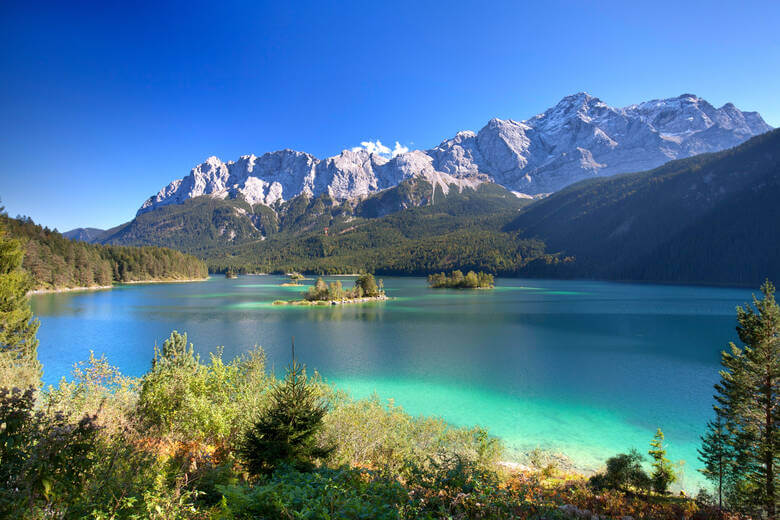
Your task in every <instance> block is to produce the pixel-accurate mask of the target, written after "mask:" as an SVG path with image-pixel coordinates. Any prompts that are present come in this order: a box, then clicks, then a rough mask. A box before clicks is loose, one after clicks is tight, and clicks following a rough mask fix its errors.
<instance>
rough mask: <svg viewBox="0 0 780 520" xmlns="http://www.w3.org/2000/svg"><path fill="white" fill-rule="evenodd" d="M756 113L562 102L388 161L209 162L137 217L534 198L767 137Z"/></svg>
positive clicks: (269, 156)
mask: <svg viewBox="0 0 780 520" xmlns="http://www.w3.org/2000/svg"><path fill="white" fill-rule="evenodd" d="M770 129H771V127H770V126H769V125H767V124H766V123H765V122H764V120H763V119H762V118H761V116H760V115H759V114H757V113H756V112H742V111H740V110H739V109H737V108H736V107H735V106H734V105H733V104H731V103H728V104H726V105H723V106H722V107H720V108H715V107H713V106H712V105H711V104H709V103H708V102H707V101H705V100H704V99H701V98H699V97H697V96H695V95H692V94H683V95H681V96H679V97H676V98H669V99H662V100H653V101H647V102H644V103H640V104H637V105H631V106H628V107H624V108H615V107H611V106H609V105H607V104H606V103H604V102H603V101H601V100H600V99H598V98H596V97H593V96H590V95H588V94H586V93H579V94H575V95H572V96H567V97H565V98H563V99H562V100H561V101H560V102H559V103H558V104H556V105H555V106H554V107H552V108H549V109H548V110H546V111H544V112H543V113H541V114H538V115H536V116H534V117H532V118H530V119H526V120H523V121H514V120H511V119H507V120H502V119H491V120H490V121H489V122H488V123H487V124H486V125H485V126H484V127H483V128H482V129H481V130H479V132H477V133H474V132H472V131H463V132H459V133H458V134H456V135H455V137H453V138H452V139H448V140H446V141H443V142H442V143H441V144H439V145H438V146H436V147H435V148H432V149H430V150H426V151H422V150H414V151H411V152H407V153H401V154H398V155H396V156H395V157H391V158H388V157H386V156H383V155H380V154H378V153H372V152H369V151H368V150H365V149H353V150H344V151H343V152H341V153H340V154H339V155H336V156H334V157H329V158H327V159H323V160H320V159H318V158H316V157H314V156H313V155H311V154H308V153H306V152H300V151H294V150H280V151H276V152H271V153H266V154H264V155H261V156H259V157H258V156H255V155H244V156H242V157H240V158H239V159H238V160H236V161H228V162H223V161H221V160H220V159H218V158H217V157H209V158H208V159H206V161H205V162H203V163H202V164H199V165H197V166H196V167H195V168H193V169H192V171H191V172H190V174H189V175H187V176H186V177H184V178H181V179H177V180H175V181H173V182H171V183H170V184H168V185H167V186H165V187H164V188H163V189H161V190H160V191H159V192H158V193H157V194H156V195H154V196H152V197H150V198H149V199H148V200H146V201H145V202H144V203H143V205H142V206H141V208H140V209H139V210H138V213H139V214H142V213H145V212H147V211H151V210H153V209H155V208H159V207H161V206H165V205H168V204H181V203H182V202H184V201H185V200H187V199H191V198H194V197H198V196H202V195H210V196H212V197H219V198H235V197H239V196H240V197H242V198H244V199H245V200H246V201H247V202H248V203H250V204H257V203H261V204H264V205H266V206H273V205H274V204H276V203H278V202H283V201H287V200H290V199H292V198H294V197H296V196H298V195H302V194H305V195H308V196H315V197H316V196H318V195H321V194H327V195H329V196H330V197H331V198H333V199H334V200H337V201H342V200H348V199H355V198H359V197H366V196H368V195H370V194H372V193H376V192H378V191H381V190H384V189H387V188H392V187H393V186H396V185H398V184H399V183H400V182H402V181H404V180H407V179H411V178H417V179H424V180H425V181H427V182H428V183H430V184H432V185H434V186H440V187H441V188H442V191H443V192H444V193H445V194H446V193H448V191H449V189H450V187H451V186H453V187H456V188H458V189H462V188H463V187H470V188H473V187H474V186H476V185H478V184H481V183H483V182H494V183H496V184H499V185H501V186H503V187H505V188H507V189H508V190H511V191H516V192H518V194H524V195H528V196H533V195H539V194H545V193H551V192H554V191H557V190H559V189H561V188H563V187H565V186H568V185H569V184H572V183H574V182H577V181H579V180H582V179H586V178H592V177H601V176H607V175H614V174H617V173H626V172H631V171H641V170H647V169H650V168H655V167H656V166H660V165H661V164H663V163H665V162H667V161H669V160H672V159H680V158H684V157H689V156H691V155H696V154H699V153H706V152H714V151H719V150H723V149H726V148H730V147H732V146H735V145H737V144H739V143H741V142H743V141H745V140H746V139H748V138H750V137H752V136H754V135H758V134H761V133H764V132H766V131H768V130H770Z"/></svg>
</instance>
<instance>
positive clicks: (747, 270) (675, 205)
mask: <svg viewBox="0 0 780 520" xmlns="http://www.w3.org/2000/svg"><path fill="white" fill-rule="evenodd" d="M779 200H780V131H778V130H774V131H771V132H768V133H766V134H764V135H761V136H758V137H754V138H752V139H750V140H749V141H747V142H746V143H744V144H742V145H740V146H737V147H735V148H733V149H730V150H726V151H723V152H718V153H712V154H703V155H699V156H696V157H691V158H689V159H683V160H678V161H672V162H670V163H667V164H665V165H664V166H661V167H660V168H656V169H654V170H650V171H647V172H642V173H634V174H627V175H619V176H615V177H610V178H601V179H591V180H587V181H583V182H580V183H577V184H574V185H572V186H569V187H568V188H565V189H563V190H561V191H559V192H557V193H555V194H553V195H551V196H550V197H548V198H546V199H544V200H540V201H537V202H535V203H534V204H532V205H530V206H528V207H527V208H525V209H524V210H523V211H522V212H521V213H520V215H518V216H517V217H516V218H515V219H514V220H513V221H512V222H511V223H509V224H508V225H506V226H505V227H504V228H503V229H504V231H507V232H519V233H520V236H522V237H525V238H538V239H539V240H541V241H543V242H544V243H545V244H546V245H547V247H548V248H550V249H552V250H554V251H560V252H561V253H562V254H564V255H571V256H573V257H575V259H576V260H575V262H573V263H570V264H568V265H567V266H566V268H567V271H566V273H565V274H566V275H568V276H586V277H595V278H604V279H617V280H648V281H666V282H694V283H695V282H701V283H736V284H748V285H753V286H755V285H757V284H758V283H760V282H761V281H762V280H763V279H764V278H765V277H769V278H770V279H773V280H775V281H780V227H778V226H779V223H780V207H779V206H778V201H779ZM561 274H564V273H561Z"/></svg>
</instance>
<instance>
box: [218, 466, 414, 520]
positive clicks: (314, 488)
mask: <svg viewBox="0 0 780 520" xmlns="http://www.w3.org/2000/svg"><path fill="white" fill-rule="evenodd" d="M221 491H222V493H223V495H224V499H223V501H222V506H221V512H220V515H219V518H224V519H236V520H238V519H247V520H248V519H257V518H268V519H272V518H273V519H283V518H312V519H314V518H322V519H326V518H333V519H345V520H349V519H355V520H357V519H376V520H395V519H398V518H400V516H399V508H400V506H401V505H402V504H404V503H405V502H406V501H407V494H406V491H405V490H404V488H403V487H402V486H401V485H400V484H399V483H397V482H394V481H388V480H385V479H382V478H379V477H376V476H375V475H373V474H372V473H370V472H367V471H361V470H353V469H348V468H340V469H327V468H320V469H317V470H316V471H313V472H300V471H297V470H295V469H292V468H282V469H279V470H277V471H276V472H274V473H273V474H272V475H271V477H270V478H268V479H267V480H263V481H261V482H260V483H258V484H257V485H255V486H248V485H246V484H244V485H240V486H228V487H224V488H221Z"/></svg>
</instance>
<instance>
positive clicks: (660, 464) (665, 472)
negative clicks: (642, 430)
mask: <svg viewBox="0 0 780 520" xmlns="http://www.w3.org/2000/svg"><path fill="white" fill-rule="evenodd" d="M647 453H648V455H650V458H652V459H653V463H652V466H653V474H652V475H651V476H650V479H651V480H652V482H653V490H655V492H656V493H666V492H667V491H668V490H669V484H672V483H674V481H675V480H677V476H676V475H675V474H674V469H673V468H672V463H671V462H670V461H669V459H667V458H666V448H665V447H664V432H662V431H661V428H658V430H657V431H656V432H655V436H654V437H653V440H652V441H650V451H648V452H647Z"/></svg>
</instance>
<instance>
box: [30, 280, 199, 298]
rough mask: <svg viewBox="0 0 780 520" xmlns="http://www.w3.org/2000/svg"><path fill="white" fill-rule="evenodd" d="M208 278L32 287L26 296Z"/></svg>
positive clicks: (187, 281)
mask: <svg viewBox="0 0 780 520" xmlns="http://www.w3.org/2000/svg"><path fill="white" fill-rule="evenodd" d="M207 280H209V278H191V279H187V280H133V281H130V282H115V283H113V284H111V285H92V286H88V287H86V286H81V287H61V288H58V289H33V290H31V291H28V292H27V295H28V296H31V295H34V294H57V293H67V292H82V291H84V292H86V291H105V290H108V289H113V288H115V287H118V286H121V285H134V284H144V283H148V284H152V283H189V282H205V281H207Z"/></svg>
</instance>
